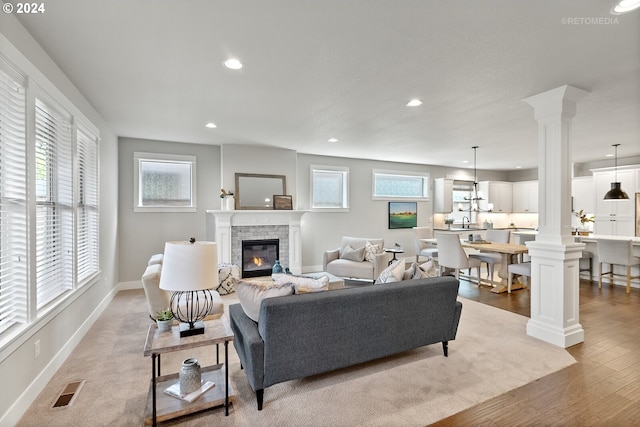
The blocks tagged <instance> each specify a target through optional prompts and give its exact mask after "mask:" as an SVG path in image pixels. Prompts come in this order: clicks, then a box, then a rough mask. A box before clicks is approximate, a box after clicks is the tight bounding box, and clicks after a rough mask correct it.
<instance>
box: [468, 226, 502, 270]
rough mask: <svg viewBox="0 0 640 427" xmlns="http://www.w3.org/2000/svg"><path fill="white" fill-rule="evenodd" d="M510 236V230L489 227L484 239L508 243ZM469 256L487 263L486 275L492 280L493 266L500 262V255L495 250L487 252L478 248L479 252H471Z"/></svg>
mask: <svg viewBox="0 0 640 427" xmlns="http://www.w3.org/2000/svg"><path fill="white" fill-rule="evenodd" d="M510 238H511V230H493V229H489V230H487V234H486V237H485V240H486V241H487V242H494V243H509V239H510ZM489 246H491V245H489ZM470 256H471V257H473V258H477V259H479V260H480V261H481V262H484V263H486V264H487V275H488V277H489V280H490V281H491V282H493V271H494V266H495V265H496V264H500V262H501V261H502V255H501V254H499V253H496V252H487V251H484V250H480V253H479V254H472V255H470Z"/></svg>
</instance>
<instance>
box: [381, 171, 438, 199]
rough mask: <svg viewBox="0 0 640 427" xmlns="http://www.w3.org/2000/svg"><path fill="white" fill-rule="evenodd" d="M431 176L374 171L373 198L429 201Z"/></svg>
mask: <svg viewBox="0 0 640 427" xmlns="http://www.w3.org/2000/svg"><path fill="white" fill-rule="evenodd" d="M428 197H429V174H426V173H425V174H415V175H408V174H405V173H394V172H383V171H375V170H374V171H373V198H374V199H376V198H380V199H388V198H404V199H427V198H428Z"/></svg>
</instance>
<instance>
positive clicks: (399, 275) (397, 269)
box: [375, 259, 405, 283]
mask: <svg viewBox="0 0 640 427" xmlns="http://www.w3.org/2000/svg"><path fill="white" fill-rule="evenodd" d="M404 266H405V262H404V259H400V260H397V261H394V262H393V263H391V265H390V266H388V267H387V268H385V269H384V270H382V273H380V276H378V278H377V279H376V281H375V283H392V282H399V281H401V280H402V279H403V277H404Z"/></svg>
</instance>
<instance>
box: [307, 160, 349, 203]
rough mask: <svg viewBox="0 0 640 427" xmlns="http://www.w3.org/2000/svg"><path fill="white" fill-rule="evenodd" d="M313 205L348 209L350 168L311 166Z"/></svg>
mask: <svg viewBox="0 0 640 427" xmlns="http://www.w3.org/2000/svg"><path fill="white" fill-rule="evenodd" d="M311 207H312V208H314V209H323V210H324V209H347V208H348V207H349V170H348V169H346V168H338V167H330V166H328V167H323V166H311Z"/></svg>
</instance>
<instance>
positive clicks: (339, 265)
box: [327, 259, 374, 280]
mask: <svg viewBox="0 0 640 427" xmlns="http://www.w3.org/2000/svg"><path fill="white" fill-rule="evenodd" d="M327 273H331V274H333V275H334V276H338V277H357V278H359V279H369V280H373V279H374V277H373V264H372V263H370V262H369V261H362V262H356V261H351V260H348V259H336V260H334V261H331V262H330V263H329V265H327Z"/></svg>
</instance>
